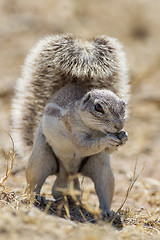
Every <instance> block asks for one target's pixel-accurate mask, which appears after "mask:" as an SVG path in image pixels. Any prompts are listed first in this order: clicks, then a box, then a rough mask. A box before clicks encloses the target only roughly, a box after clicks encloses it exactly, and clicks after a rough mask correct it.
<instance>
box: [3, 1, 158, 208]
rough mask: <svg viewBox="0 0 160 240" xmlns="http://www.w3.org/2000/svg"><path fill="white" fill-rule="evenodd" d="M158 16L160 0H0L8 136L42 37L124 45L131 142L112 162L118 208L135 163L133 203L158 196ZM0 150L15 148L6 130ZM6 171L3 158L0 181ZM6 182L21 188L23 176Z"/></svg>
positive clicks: (17, 175)
mask: <svg viewBox="0 0 160 240" xmlns="http://www.w3.org/2000/svg"><path fill="white" fill-rule="evenodd" d="M159 12H160V1H159V0H32V1H26V0H0V128H2V129H5V130H6V131H8V132H10V127H9V124H10V109H11V99H12V97H13V94H14V86H15V83H16V80H17V78H18V77H19V76H20V74H21V66H22V65H23V62H24V59H25V57H26V55H27V54H28V52H29V50H30V49H31V48H32V47H33V46H34V45H35V43H36V42H37V40H38V39H39V38H42V37H44V36H46V35H49V34H54V33H66V32H68V33H74V34H76V35H79V36H82V37H85V38H88V37H94V36H96V35H102V34H105V35H109V36H112V37H115V38H118V39H119V41H120V42H121V43H122V44H123V45H124V50H125V52H126V56H127V59H128V67H129V73H130V81H131V102H130V109H131V112H130V116H129V119H128V121H127V124H126V128H125V129H126V131H128V133H129V141H128V143H127V144H126V146H125V147H123V148H122V149H120V150H119V151H118V152H117V153H115V154H114V155H113V157H112V161H111V165H112V168H113V172H114V175H115V179H116V190H115V198H114V206H115V207H116V206H118V205H116V204H119V201H117V198H123V197H124V195H125V192H126V188H127V186H128V184H129V180H130V178H131V173H132V172H133V171H134V166H135V162H136V161H137V172H139V171H140V170H141V169H142V168H144V170H143V172H142V173H141V175H140V177H139V181H138V182H137V185H136V186H135V190H133V193H132V194H133V196H134V197H133V199H135V198H136V194H137V192H136V189H138V190H139V192H140V193H141V194H144V195H145V196H146V199H147V191H153V196H154V195H155V192H157V191H160V184H159V183H160V153H159V152H160V150H159V149H160V15H159ZM0 147H3V149H4V150H5V151H8V149H10V148H11V144H10V139H9V137H8V136H7V135H6V133H4V132H3V131H0ZM21 165H24V163H23V162H21V161H19V159H15V168H16V167H19V166H21ZM5 166H6V164H5V160H4V158H3V154H2V153H1V154H0V176H1V175H4V172H5ZM48 181H49V180H48ZM8 182H9V184H11V186H12V185H13V186H16V187H17V188H18V186H20V187H22V185H25V177H24V172H23V171H22V172H20V173H19V172H18V173H17V174H15V175H13V176H11V177H10V179H8ZM119 182H120V183H121V184H119ZM146 189H147V190H146ZM138 190H137V191H138ZM154 191H155V192H154ZM137 196H138V197H137V199H136V200H137V201H136V202H135V201H132V199H129V201H128V204H130V203H131V202H132V204H133V205H138V206H140V205H141V204H142V203H141V200H140V198H139V195H137ZM143 204H144V205H145V204H149V202H147V200H146V203H144V202H143ZM157 204H158V203H157Z"/></svg>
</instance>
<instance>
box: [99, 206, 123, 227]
mask: <svg viewBox="0 0 160 240" xmlns="http://www.w3.org/2000/svg"><path fill="white" fill-rule="evenodd" d="M102 219H103V221H105V222H108V223H111V224H112V226H113V227H115V228H117V229H118V230H121V229H122V227H123V223H122V220H121V216H120V215H119V214H118V213H115V212H114V211H103V212H102Z"/></svg>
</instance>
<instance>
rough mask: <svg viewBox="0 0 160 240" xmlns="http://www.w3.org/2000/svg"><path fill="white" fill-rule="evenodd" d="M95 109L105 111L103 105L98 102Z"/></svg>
mask: <svg viewBox="0 0 160 240" xmlns="http://www.w3.org/2000/svg"><path fill="white" fill-rule="evenodd" d="M95 110H96V111H97V112H101V113H104V110H103V108H102V106H101V105H100V104H98V103H97V104H96V105H95Z"/></svg>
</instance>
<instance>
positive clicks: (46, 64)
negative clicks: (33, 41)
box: [12, 34, 129, 155]
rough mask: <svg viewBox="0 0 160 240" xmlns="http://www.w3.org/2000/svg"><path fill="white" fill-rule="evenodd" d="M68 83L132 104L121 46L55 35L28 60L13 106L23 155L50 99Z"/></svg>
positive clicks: (100, 39)
mask: <svg viewBox="0 0 160 240" xmlns="http://www.w3.org/2000/svg"><path fill="white" fill-rule="evenodd" d="M68 83H77V84H83V85H84V86H85V87H88V89H92V88H100V89H102V88H107V89H110V90H111V91H113V92H115V93H116V94H117V95H119V96H120V97H122V98H124V99H125V100H126V101H128V96H129V94H128V93H129V85H128V73H127V67H126V60H125V56H124V52H123V50H122V46H121V44H120V43H119V42H118V41H117V40H116V39H114V38H110V37H107V36H98V37H96V38H93V39H90V40H88V41H84V40H81V39H78V38H76V37H74V36H73V35H71V34H63V35H52V36H49V37H46V38H44V39H42V40H40V41H39V42H38V44H37V45H36V46H35V47H34V48H33V49H32V50H31V52H30V54H29V55H28V57H27V58H26V61H25V63H24V67H23V71H22V76H21V78H20V79H19V80H18V81H17V86H16V92H15V98H14V99H13V104H12V109H13V110H12V122H13V131H14V133H13V137H14V140H15V144H16V146H17V150H18V152H19V153H20V154H23V155H26V154H27V153H28V152H29V151H30V150H31V147H32V145H33V138H34V134H35V130H36V128H37V126H38V123H39V121H40V118H41V117H42V115H43V111H44V107H45V105H46V102H47V101H48V99H49V98H50V97H51V96H52V95H53V94H54V93H55V92H56V91H57V90H58V89H60V88H61V87H63V86H64V85H66V84H68Z"/></svg>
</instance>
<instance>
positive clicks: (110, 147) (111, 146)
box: [105, 133, 122, 154]
mask: <svg viewBox="0 0 160 240" xmlns="http://www.w3.org/2000/svg"><path fill="white" fill-rule="evenodd" d="M121 144H122V143H121V139H119V138H118V137H117V136H116V135H115V134H113V133H109V134H108V135H107V146H106V148H105V151H106V152H107V153H108V154H111V153H112V152H115V151H117V150H118V147H119V146H120V145H121Z"/></svg>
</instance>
